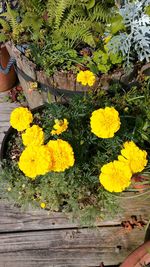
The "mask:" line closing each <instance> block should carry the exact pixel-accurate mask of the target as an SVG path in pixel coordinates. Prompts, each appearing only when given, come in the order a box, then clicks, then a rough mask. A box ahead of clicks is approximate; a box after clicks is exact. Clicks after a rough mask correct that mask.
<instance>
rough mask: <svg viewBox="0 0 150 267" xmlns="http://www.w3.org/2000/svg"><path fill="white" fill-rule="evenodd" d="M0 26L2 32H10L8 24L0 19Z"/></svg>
mask: <svg viewBox="0 0 150 267" xmlns="http://www.w3.org/2000/svg"><path fill="white" fill-rule="evenodd" d="M0 25H1V26H2V28H3V31H4V32H9V31H10V26H9V23H8V22H7V21H6V20H5V19H3V18H0Z"/></svg>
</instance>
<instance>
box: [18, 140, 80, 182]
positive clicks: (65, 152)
mask: <svg viewBox="0 0 150 267" xmlns="http://www.w3.org/2000/svg"><path fill="white" fill-rule="evenodd" d="M74 161H75V160H74V153H73V149H72V147H71V146H70V144H69V143H68V142H66V141H63V140H61V139H57V140H51V141H49V142H48V144H47V145H39V146H35V145H29V146H27V147H26V148H25V150H24V151H23V152H22V154H21V156H20V158H19V163H18V164H19V168H20V170H21V171H22V172H23V173H24V174H25V175H26V176H28V177H30V178H32V179H35V177H36V176H38V175H44V174H46V173H47V172H50V171H54V172H63V171H65V170H66V169H68V168H70V167H72V166H73V165H74Z"/></svg>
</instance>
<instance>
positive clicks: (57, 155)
mask: <svg viewBox="0 0 150 267" xmlns="http://www.w3.org/2000/svg"><path fill="white" fill-rule="evenodd" d="M47 147H48V148H49V150H50V154H51V155H52V162H53V163H52V171H54V172H63V171H65V170H66V169H68V168H69V167H72V166H73V165H74V161H75V160H74V152H73V149H72V147H71V145H70V144H69V143H68V142H66V141H63V140H61V139H57V140H50V141H49V142H48V144H47Z"/></svg>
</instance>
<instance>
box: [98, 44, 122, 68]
mask: <svg viewBox="0 0 150 267" xmlns="http://www.w3.org/2000/svg"><path fill="white" fill-rule="evenodd" d="M122 60H123V57H122V56H121V54H119V53H116V54H113V53H112V52H109V51H108V49H107V48H105V49H104V50H103V51H102V50H97V51H95V52H93V61H94V62H95V63H96V66H97V68H98V70H99V71H100V72H102V73H107V72H108V71H109V70H110V69H111V68H112V66H113V65H115V64H119V63H121V62H122Z"/></svg>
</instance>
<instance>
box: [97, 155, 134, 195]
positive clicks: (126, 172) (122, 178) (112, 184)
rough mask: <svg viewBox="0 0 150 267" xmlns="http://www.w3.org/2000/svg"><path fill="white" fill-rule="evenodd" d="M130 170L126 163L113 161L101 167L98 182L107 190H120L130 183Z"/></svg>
mask: <svg viewBox="0 0 150 267" xmlns="http://www.w3.org/2000/svg"><path fill="white" fill-rule="evenodd" d="M131 177H132V172H131V170H130V168H129V166H128V165H126V164H125V163H123V162H120V161H117V160H115V161H113V162H110V163H107V164H105V165H104V166H103V167H102V168H101V174H100V176H99V179H100V183H101V184H102V185H103V186H104V188H105V189H106V190H108V191H109V192H122V191H123V190H124V189H125V188H127V187H128V186H129V185H130V183H131Z"/></svg>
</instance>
